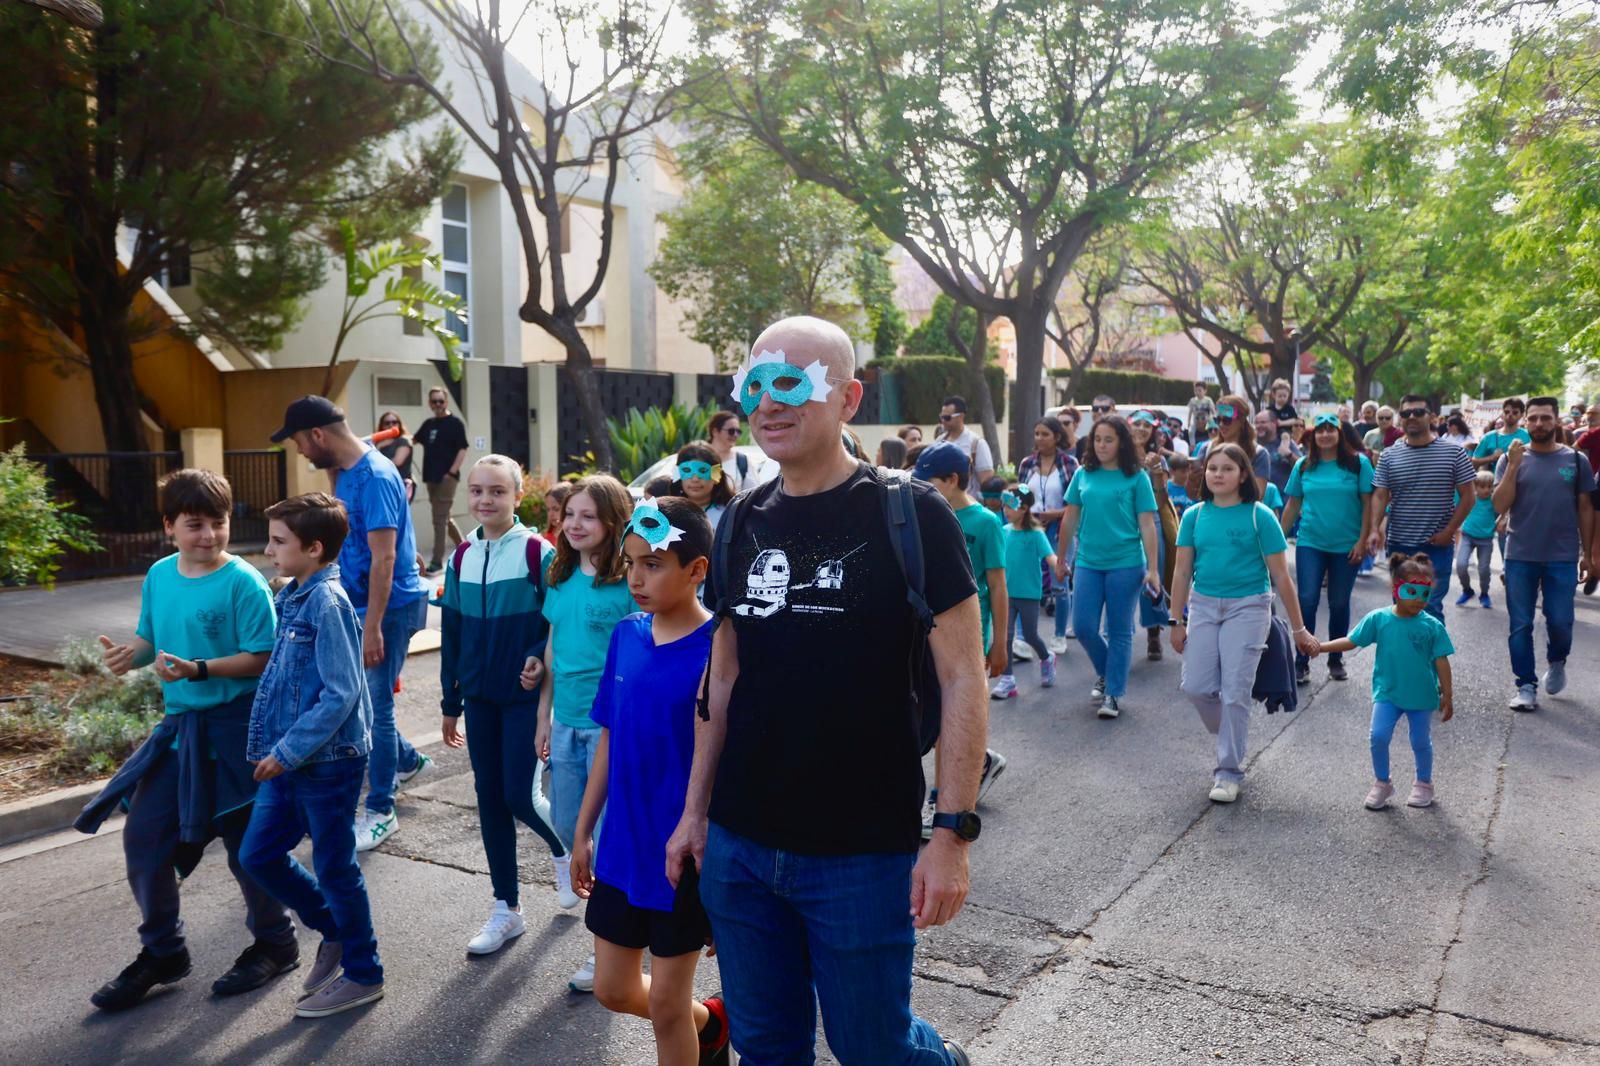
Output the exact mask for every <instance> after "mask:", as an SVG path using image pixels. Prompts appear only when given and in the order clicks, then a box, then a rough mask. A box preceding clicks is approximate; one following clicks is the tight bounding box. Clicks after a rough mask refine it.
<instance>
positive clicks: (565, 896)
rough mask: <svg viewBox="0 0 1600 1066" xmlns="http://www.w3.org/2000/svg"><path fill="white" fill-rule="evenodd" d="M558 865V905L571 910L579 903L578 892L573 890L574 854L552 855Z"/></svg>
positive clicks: (553, 860) (552, 860)
mask: <svg viewBox="0 0 1600 1066" xmlns="http://www.w3.org/2000/svg"><path fill="white" fill-rule="evenodd" d="M550 861H551V862H553V863H555V866H556V906H558V907H560V908H561V909H562V910H564V911H570V910H571V909H572V908H574V907H576V906H577V905H578V894H577V893H576V892H574V891H572V854H571V853H570V852H569V853H567V854H566V855H552V856H551V857H550Z"/></svg>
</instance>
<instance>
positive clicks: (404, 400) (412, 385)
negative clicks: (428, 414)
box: [372, 378, 422, 407]
mask: <svg viewBox="0 0 1600 1066" xmlns="http://www.w3.org/2000/svg"><path fill="white" fill-rule="evenodd" d="M372 381H373V385H374V386H375V388H376V391H377V397H378V406H379V407H421V406H422V382H420V381H418V380H417V379H415V378H373V379H372Z"/></svg>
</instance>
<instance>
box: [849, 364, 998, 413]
mask: <svg viewBox="0 0 1600 1066" xmlns="http://www.w3.org/2000/svg"><path fill="white" fill-rule="evenodd" d="M866 369H867V370H876V371H877V372H878V384H879V388H880V390H881V391H880V392H879V394H878V418H879V421H881V422H883V423H885V424H890V423H899V422H917V423H921V424H923V425H927V424H929V423H933V422H937V421H939V408H940V406H941V405H942V404H943V403H944V398H945V397H946V396H963V397H965V398H966V400H967V404H968V417H969V418H971V419H974V420H975V419H976V417H977V410H976V404H977V398H976V397H975V396H973V395H972V389H971V388H969V387H968V385H967V380H968V379H967V363H966V360H964V359H962V358H960V357H959V356H953V355H901V356H885V357H882V358H878V359H874V360H873V361H872V362H870V363H868V364H867V367H866ZM983 375H984V377H986V378H988V379H989V394H990V396H991V398H992V399H993V400H994V417H995V418H996V419H997V420H998V419H1003V418H1005V416H1006V372H1005V368H1004V367H1002V366H1000V364H999V363H990V364H988V365H987V366H985V367H984V368H983Z"/></svg>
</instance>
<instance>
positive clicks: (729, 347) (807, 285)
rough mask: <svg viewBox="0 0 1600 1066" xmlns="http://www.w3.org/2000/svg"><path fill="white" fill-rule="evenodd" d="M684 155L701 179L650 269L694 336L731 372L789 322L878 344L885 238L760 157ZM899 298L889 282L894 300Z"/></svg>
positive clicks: (828, 195) (672, 220) (669, 219)
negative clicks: (764, 336) (831, 327)
mask: <svg viewBox="0 0 1600 1066" xmlns="http://www.w3.org/2000/svg"><path fill="white" fill-rule="evenodd" d="M683 158H684V160H685V162H686V163H687V164H688V166H689V167H690V168H691V169H693V170H694V171H695V172H696V173H697V180H696V181H695V184H694V185H693V187H692V188H691V189H690V190H689V192H688V194H687V195H686V196H685V197H684V199H683V202H682V203H680V204H679V205H678V207H677V208H675V209H673V210H672V211H668V212H666V213H665V214H664V215H663V216H662V218H663V221H665V223H666V226H667V233H666V238H665V239H664V240H663V241H662V242H661V246H660V248H659V250H658V253H657V256H656V259H655V261H654V262H653V263H651V264H650V267H649V272H650V276H651V277H652V278H654V279H655V282H656V284H657V285H659V286H660V287H661V291H662V292H665V293H666V294H667V295H668V296H670V297H672V298H673V299H674V300H680V301H682V302H683V303H684V304H685V305H686V307H687V313H686V315H685V320H686V322H687V323H688V325H689V335H690V336H691V337H693V338H694V339H695V340H697V341H699V342H700V343H701V344H704V345H706V346H707V347H709V348H710V349H711V350H712V351H713V352H715V353H716V354H717V356H718V358H719V359H720V360H721V361H722V362H723V363H724V364H726V365H731V364H733V363H737V362H739V361H740V360H742V359H743V358H744V356H745V355H746V354H747V353H748V351H749V348H750V345H751V344H752V343H753V342H754V341H755V339H756V337H757V336H758V335H759V334H760V333H761V331H762V330H763V329H765V328H766V327H767V326H769V325H771V324H772V322H773V321H775V320H776V319H779V318H782V317H784V316H785V315H817V316H818V317H821V318H827V319H831V320H833V321H835V322H838V323H839V324H840V325H842V326H844V327H845V328H846V329H847V330H849V331H851V332H853V333H855V334H856V335H857V336H858V337H860V338H861V339H868V338H871V337H873V335H874V333H875V332H876V331H877V329H878V327H879V325H880V324H881V322H882V320H883V318H884V314H883V311H882V306H883V301H884V299H885V294H884V291H883V282H882V280H881V279H886V278H888V271H887V269H886V268H885V267H884V265H883V248H882V238H876V239H874V237H873V236H872V235H870V233H869V231H868V228H867V226H866V223H865V222H864V221H863V219H862V218H861V215H860V214H859V213H858V212H857V211H856V209H855V208H854V207H853V206H852V205H851V204H850V203H849V202H848V201H846V200H844V199H843V198H841V197H840V196H839V195H838V194H837V193H833V192H830V191H828V190H827V189H824V188H822V187H821V186H820V185H813V184H811V183H809V182H803V181H797V180H795V178H794V176H793V175H792V174H790V173H789V171H788V168H786V167H785V166H784V165H783V164H782V163H780V162H778V161H776V160H774V159H773V158H772V157H771V156H769V155H767V154H766V153H764V152H758V151H753V150H750V149H744V150H735V151H732V152H727V153H723V152H719V151H716V150H715V149H714V148H711V149H707V150H705V151H704V152H703V153H702V152H699V151H696V150H693V149H691V150H690V151H688V152H685V154H684V156H683ZM893 291H894V289H893V280H892V279H889V280H888V291H887V297H888V299H890V300H891V301H892V297H893ZM890 306H892V302H891V304H890ZM863 312H864V313H863ZM902 322H903V319H902ZM890 354H892V352H891V353H890Z"/></svg>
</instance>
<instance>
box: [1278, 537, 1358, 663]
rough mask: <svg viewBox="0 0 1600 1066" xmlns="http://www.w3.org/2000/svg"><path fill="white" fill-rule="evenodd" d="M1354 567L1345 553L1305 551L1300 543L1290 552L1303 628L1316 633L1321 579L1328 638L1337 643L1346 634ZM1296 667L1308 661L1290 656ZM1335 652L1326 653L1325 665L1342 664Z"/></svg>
mask: <svg viewBox="0 0 1600 1066" xmlns="http://www.w3.org/2000/svg"><path fill="white" fill-rule="evenodd" d="M1356 565H1357V564H1355V563H1352V562H1351V561H1350V555H1349V553H1348V552H1325V551H1322V550H1321V549H1319V548H1308V547H1306V546H1305V545H1304V544H1299V545H1296V546H1295V549H1294V583H1295V590H1296V591H1297V592H1298V593H1299V594H1300V613H1301V614H1302V615H1303V616H1304V617H1305V625H1306V628H1307V629H1309V630H1311V632H1313V633H1315V632H1316V631H1317V608H1318V607H1319V606H1321V604H1322V579H1323V577H1324V576H1326V577H1327V579H1328V639H1329V640H1338V639H1339V638H1340V637H1345V636H1349V635H1350V594H1351V593H1352V592H1354V591H1355V587H1356ZM1294 661H1295V665H1296V666H1305V665H1306V664H1307V663H1309V662H1310V661H1311V660H1310V659H1308V658H1307V657H1306V656H1304V655H1302V654H1301V653H1300V652H1298V651H1296V652H1295V655H1294ZM1343 661H1344V656H1343V655H1341V654H1339V653H1338V652H1329V653H1328V662H1329V663H1330V664H1332V663H1338V662H1343Z"/></svg>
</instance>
